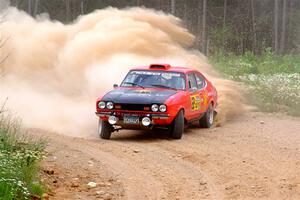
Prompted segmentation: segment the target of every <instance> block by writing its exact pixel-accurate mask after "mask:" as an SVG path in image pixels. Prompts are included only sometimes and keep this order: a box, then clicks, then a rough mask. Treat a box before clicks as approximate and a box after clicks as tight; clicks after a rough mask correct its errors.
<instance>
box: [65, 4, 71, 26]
mask: <svg viewBox="0 0 300 200" xmlns="http://www.w3.org/2000/svg"><path fill="white" fill-rule="evenodd" d="M65 3H66V21H67V22H69V21H70V20H71V11H70V0H65Z"/></svg>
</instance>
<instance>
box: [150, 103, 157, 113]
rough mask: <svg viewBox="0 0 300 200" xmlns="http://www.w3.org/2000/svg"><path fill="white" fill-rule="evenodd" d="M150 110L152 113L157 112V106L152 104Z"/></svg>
mask: <svg viewBox="0 0 300 200" xmlns="http://www.w3.org/2000/svg"><path fill="white" fill-rule="evenodd" d="M151 110H152V111H153V112H157V111H158V105H157V104H153V105H152V106H151Z"/></svg>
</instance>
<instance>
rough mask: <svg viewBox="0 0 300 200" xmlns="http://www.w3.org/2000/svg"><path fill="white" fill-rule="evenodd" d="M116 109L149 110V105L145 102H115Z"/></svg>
mask: <svg viewBox="0 0 300 200" xmlns="http://www.w3.org/2000/svg"><path fill="white" fill-rule="evenodd" d="M115 109H116V110H137V111H150V109H151V106H150V105H146V104H116V105H115Z"/></svg>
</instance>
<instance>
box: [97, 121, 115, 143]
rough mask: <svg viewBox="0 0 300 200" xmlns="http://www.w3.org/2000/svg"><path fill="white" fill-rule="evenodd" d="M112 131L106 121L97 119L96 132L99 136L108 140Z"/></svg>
mask: <svg viewBox="0 0 300 200" xmlns="http://www.w3.org/2000/svg"><path fill="white" fill-rule="evenodd" d="M111 132H112V126H111V125H110V124H109V123H108V122H107V121H102V120H101V119H99V123H98V133H99V136H100V138H102V139H105V140H109V139H110V136H111Z"/></svg>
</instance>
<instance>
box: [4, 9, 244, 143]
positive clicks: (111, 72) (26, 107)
mask: <svg viewBox="0 0 300 200" xmlns="http://www.w3.org/2000/svg"><path fill="white" fill-rule="evenodd" d="M0 18H1V19H2V23H1V24H0V33H1V38H2V39H3V40H5V41H6V42H5V45H4V46H3V47H2V48H1V49H0V56H1V57H4V56H6V55H8V57H7V59H6V61H5V62H4V63H3V64H2V65H1V69H2V72H3V74H4V76H2V77H1V79H0V98H2V99H5V98H6V97H8V107H9V108H10V109H12V110H13V112H14V113H16V114H17V115H18V116H19V117H20V118H22V120H23V124H24V125H25V126H26V127H35V128H42V129H47V130H52V131H57V132H60V133H64V134H68V135H73V136H83V137H86V136H94V135H96V134H97V131H96V128H97V118H96V116H95V114H94V111H95V100H96V98H97V97H98V96H99V95H100V94H102V93H104V92H105V91H108V90H110V89H112V85H113V84H114V83H120V82H121V80H122V78H123V77H124V76H125V75H126V73H127V71H128V69H129V68H131V67H134V66H144V65H149V64H150V63H170V64H171V65H177V66H180V65H183V66H188V67H194V68H197V69H199V70H200V71H202V72H203V73H204V74H205V75H206V76H207V77H208V78H209V79H211V80H212V82H213V84H215V86H216V88H217V90H218V93H219V106H218V113H219V120H220V121H221V122H224V121H225V120H228V119H230V118H231V117H232V116H234V115H236V114H238V113H241V112H242V109H243V103H242V95H241V93H240V91H241V90H240V88H239V86H238V85H237V84H235V83H234V82H232V81H229V80H225V79H222V78H220V76H219V75H218V74H217V73H216V72H215V71H214V69H213V68H212V67H211V66H210V65H209V64H208V62H207V60H206V58H205V56H203V55H202V54H201V53H200V52H199V51H197V50H194V49H191V45H192V44H193V41H194V36H193V35H192V34H190V33H189V32H188V30H187V29H185V28H184V27H183V26H182V25H181V21H180V20H179V19H178V18H176V17H174V16H172V15H169V14H166V13H163V12H159V11H155V10H151V9H144V8H129V9H122V10H119V9H116V8H106V9H103V10H96V11H94V12H92V13H90V14H87V15H84V16H79V17H78V18H77V19H76V20H75V21H74V22H73V23H71V24H68V25H65V24H63V23H61V22H58V21H51V20H49V18H48V17H47V14H41V15H39V16H37V17H36V18H32V17H31V16H29V15H27V14H26V13H25V12H23V11H20V10H17V9H16V8H13V7H8V8H6V9H2V10H1V15H0Z"/></svg>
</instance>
